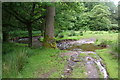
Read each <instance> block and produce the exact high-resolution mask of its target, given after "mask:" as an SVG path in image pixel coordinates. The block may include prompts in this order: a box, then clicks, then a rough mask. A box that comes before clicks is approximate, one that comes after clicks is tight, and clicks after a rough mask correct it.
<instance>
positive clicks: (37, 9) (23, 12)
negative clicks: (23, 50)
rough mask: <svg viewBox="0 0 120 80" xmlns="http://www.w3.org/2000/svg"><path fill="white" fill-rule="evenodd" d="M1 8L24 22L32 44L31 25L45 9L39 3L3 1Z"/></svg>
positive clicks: (40, 16)
mask: <svg viewBox="0 0 120 80" xmlns="http://www.w3.org/2000/svg"><path fill="white" fill-rule="evenodd" d="M3 6H4V7H3V9H4V10H5V11H6V12H7V13H9V14H10V15H12V16H13V17H15V18H16V19H17V20H18V21H19V22H21V23H22V24H24V25H25V26H26V28H27V30H28V35H29V41H28V42H29V43H28V46H29V47H31V46H32V26H33V24H34V23H35V22H37V21H38V20H40V19H42V18H44V15H42V14H43V13H44V12H45V9H43V8H42V6H41V4H40V3H4V4H3Z"/></svg>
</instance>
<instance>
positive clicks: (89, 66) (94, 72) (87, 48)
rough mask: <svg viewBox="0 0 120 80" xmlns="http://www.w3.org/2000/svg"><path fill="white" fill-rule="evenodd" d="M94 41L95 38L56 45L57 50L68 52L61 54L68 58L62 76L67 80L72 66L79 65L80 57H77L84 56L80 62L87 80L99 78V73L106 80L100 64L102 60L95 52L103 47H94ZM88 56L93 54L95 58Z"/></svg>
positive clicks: (105, 73) (103, 68) (102, 66)
mask: <svg viewBox="0 0 120 80" xmlns="http://www.w3.org/2000/svg"><path fill="white" fill-rule="evenodd" d="M95 41H96V39H95V38H90V39H82V40H78V41H69V42H67V41H62V42H59V43H58V45H57V47H58V48H59V49H61V50H68V51H70V52H68V53H63V54H61V55H62V56H69V58H68V59H67V65H66V66H67V67H65V71H64V74H63V76H65V77H68V78H69V76H71V74H72V71H73V70H74V66H76V65H77V63H80V64H81V61H80V58H81V57H79V55H80V54H85V55H86V56H84V57H83V60H82V61H83V62H84V63H85V66H86V71H87V72H86V75H87V76H88V78H100V75H99V74H98V73H99V72H100V73H101V74H102V75H103V78H105V79H106V78H108V74H107V71H106V67H105V65H104V64H103V63H102V61H103V60H102V59H101V58H100V57H99V56H98V55H97V53H96V52H95V50H96V49H103V48H105V47H100V46H97V45H95V44H94V43H95ZM90 54H94V55H95V56H96V58H94V57H92V56H90ZM96 67H97V68H96Z"/></svg>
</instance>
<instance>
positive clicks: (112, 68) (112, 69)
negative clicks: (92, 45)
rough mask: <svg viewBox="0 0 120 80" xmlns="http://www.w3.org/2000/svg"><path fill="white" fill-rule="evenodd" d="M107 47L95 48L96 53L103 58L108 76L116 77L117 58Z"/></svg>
mask: <svg viewBox="0 0 120 80" xmlns="http://www.w3.org/2000/svg"><path fill="white" fill-rule="evenodd" d="M108 51H109V50H108V49H102V50H97V51H96V52H97V53H98V55H99V56H100V57H101V58H102V59H103V60H104V63H105V64H106V68H107V71H108V73H109V77H110V78H118V60H117V59H116V58H114V57H113V56H112V55H111V54H110V53H109V52H108Z"/></svg>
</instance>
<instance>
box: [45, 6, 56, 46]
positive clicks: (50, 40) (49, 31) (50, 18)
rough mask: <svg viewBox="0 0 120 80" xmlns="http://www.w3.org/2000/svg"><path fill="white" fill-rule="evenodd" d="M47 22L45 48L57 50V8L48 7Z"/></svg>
mask: <svg viewBox="0 0 120 80" xmlns="http://www.w3.org/2000/svg"><path fill="white" fill-rule="evenodd" d="M46 10H47V11H46V22H45V30H44V42H43V45H44V47H47V48H56V41H55V38H54V17H55V7H53V6H49V7H46Z"/></svg>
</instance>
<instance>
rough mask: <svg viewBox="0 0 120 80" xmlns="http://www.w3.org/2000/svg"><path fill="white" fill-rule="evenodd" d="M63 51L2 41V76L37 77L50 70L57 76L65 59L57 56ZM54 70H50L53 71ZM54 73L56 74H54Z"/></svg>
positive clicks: (62, 67) (53, 74)
mask: <svg viewBox="0 0 120 80" xmlns="http://www.w3.org/2000/svg"><path fill="white" fill-rule="evenodd" d="M61 52H64V51H60V50H58V49H46V48H43V47H41V48H37V49H30V48H28V47H25V45H23V44H19V43H17V44H16V43H3V63H2V65H3V76H2V77H3V78H38V77H45V76H43V74H46V73H48V72H50V73H51V74H50V75H49V76H51V77H52V78H54V77H55V78H59V77H60V75H61V74H62V71H63V69H64V64H65V61H63V59H62V58H60V57H59V53H61ZM53 70H54V72H51V71H53ZM55 74H56V75H55Z"/></svg>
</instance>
